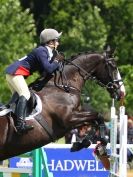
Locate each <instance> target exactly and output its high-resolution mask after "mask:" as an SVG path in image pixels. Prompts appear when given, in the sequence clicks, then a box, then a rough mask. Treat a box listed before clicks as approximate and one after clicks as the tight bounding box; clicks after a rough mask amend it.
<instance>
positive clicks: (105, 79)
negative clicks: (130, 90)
mask: <svg viewBox="0 0 133 177" xmlns="http://www.w3.org/2000/svg"><path fill="white" fill-rule="evenodd" d="M93 75H95V77H96V80H97V82H98V84H99V85H101V86H103V87H106V89H107V91H108V92H109V93H110V96H111V97H112V98H114V99H117V100H120V99H121V98H122V97H123V96H124V95H125V88H124V85H123V82H122V79H121V76H120V73H119V70H118V68H117V65H116V61H115V59H114V57H113V55H112V53H110V51H108V50H107V51H105V52H104V53H103V54H102V55H101V57H100V60H99V63H98V64H97V66H96V69H95V72H94V73H93Z"/></svg>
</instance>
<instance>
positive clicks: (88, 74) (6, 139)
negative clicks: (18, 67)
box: [0, 51, 121, 160]
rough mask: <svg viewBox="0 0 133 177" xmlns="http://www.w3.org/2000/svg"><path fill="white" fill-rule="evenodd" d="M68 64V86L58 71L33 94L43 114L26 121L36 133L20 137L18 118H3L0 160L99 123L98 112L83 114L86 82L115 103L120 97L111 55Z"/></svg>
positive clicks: (81, 57)
mask: <svg viewBox="0 0 133 177" xmlns="http://www.w3.org/2000/svg"><path fill="white" fill-rule="evenodd" d="M66 62H67V64H65V65H64V69H63V72H64V73H65V74H64V76H65V78H67V79H66V80H65V81H67V84H66V83H65V84H62V81H61V79H60V78H61V75H60V71H59V72H57V75H56V76H54V79H53V78H51V79H50V80H49V81H48V82H47V84H46V85H45V86H44V87H43V88H42V89H41V90H39V91H35V90H33V92H34V94H36V96H37V97H38V98H39V99H40V101H41V106H42V109H41V112H40V113H39V114H38V115H36V116H35V117H37V118H36V119H35V118H34V114H33V117H32V118H31V119H26V122H27V123H28V124H29V125H33V126H34V129H33V130H31V131H28V132H27V133H26V134H23V135H22V136H18V135H17V133H16V132H15V128H14V120H15V115H14V114H13V113H12V112H10V113H8V114H7V115H4V116H2V117H0V136H1V138H0V160H4V159H8V158H11V157H14V156H16V155H20V154H23V153H26V152H28V151H31V150H34V149H36V148H39V147H42V146H44V145H46V144H48V143H50V142H54V141H56V140H58V139H59V138H61V137H63V136H64V135H65V134H66V133H67V132H68V131H70V130H71V129H73V128H75V127H79V126H81V125H83V124H84V122H90V121H93V120H95V119H98V113H96V112H82V111H81V105H80V96H81V90H82V87H83V86H84V84H85V81H86V80H88V79H91V80H94V81H96V82H97V83H98V84H99V85H101V86H102V87H105V88H106V89H107V91H108V92H109V93H110V95H111V97H113V98H115V99H116V98H118V97H119V96H120V91H121V85H120V80H119V79H118V77H117V73H118V68H117V66H116V63H115V60H114V58H113V57H110V55H109V54H108V52H106V51H104V52H103V53H98V52H90V53H89V52H88V53H87V52H84V53H81V54H77V55H76V56H75V57H72V59H70V60H66ZM55 80H58V83H57V81H56V82H55ZM55 83H56V84H55ZM33 88H34V87H33ZM66 88H67V89H66ZM99 121H100V119H99Z"/></svg>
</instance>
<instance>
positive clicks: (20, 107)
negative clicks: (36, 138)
mask: <svg viewBox="0 0 133 177" xmlns="http://www.w3.org/2000/svg"><path fill="white" fill-rule="evenodd" d="M26 105H27V100H26V98H25V97H24V96H20V97H19V100H18V104H17V107H16V115H17V123H16V129H17V133H18V134H19V135H21V134H23V133H26V132H28V131H29V130H32V129H33V126H31V125H27V124H26V122H25V121H24V118H25V109H26Z"/></svg>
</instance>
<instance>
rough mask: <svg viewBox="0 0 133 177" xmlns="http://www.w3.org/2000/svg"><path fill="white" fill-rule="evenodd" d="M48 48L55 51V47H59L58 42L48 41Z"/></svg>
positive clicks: (56, 40)
mask: <svg viewBox="0 0 133 177" xmlns="http://www.w3.org/2000/svg"><path fill="white" fill-rule="evenodd" d="M48 46H49V47H51V48H53V49H57V47H58V46H59V41H58V39H55V40H53V41H50V42H49V44H48Z"/></svg>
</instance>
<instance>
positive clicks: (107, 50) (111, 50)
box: [104, 45, 115, 57]
mask: <svg viewBox="0 0 133 177" xmlns="http://www.w3.org/2000/svg"><path fill="white" fill-rule="evenodd" d="M104 50H105V53H106V55H107V56H109V57H112V56H113V54H114V51H115V48H111V47H110V45H106V46H105V47H104Z"/></svg>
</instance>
